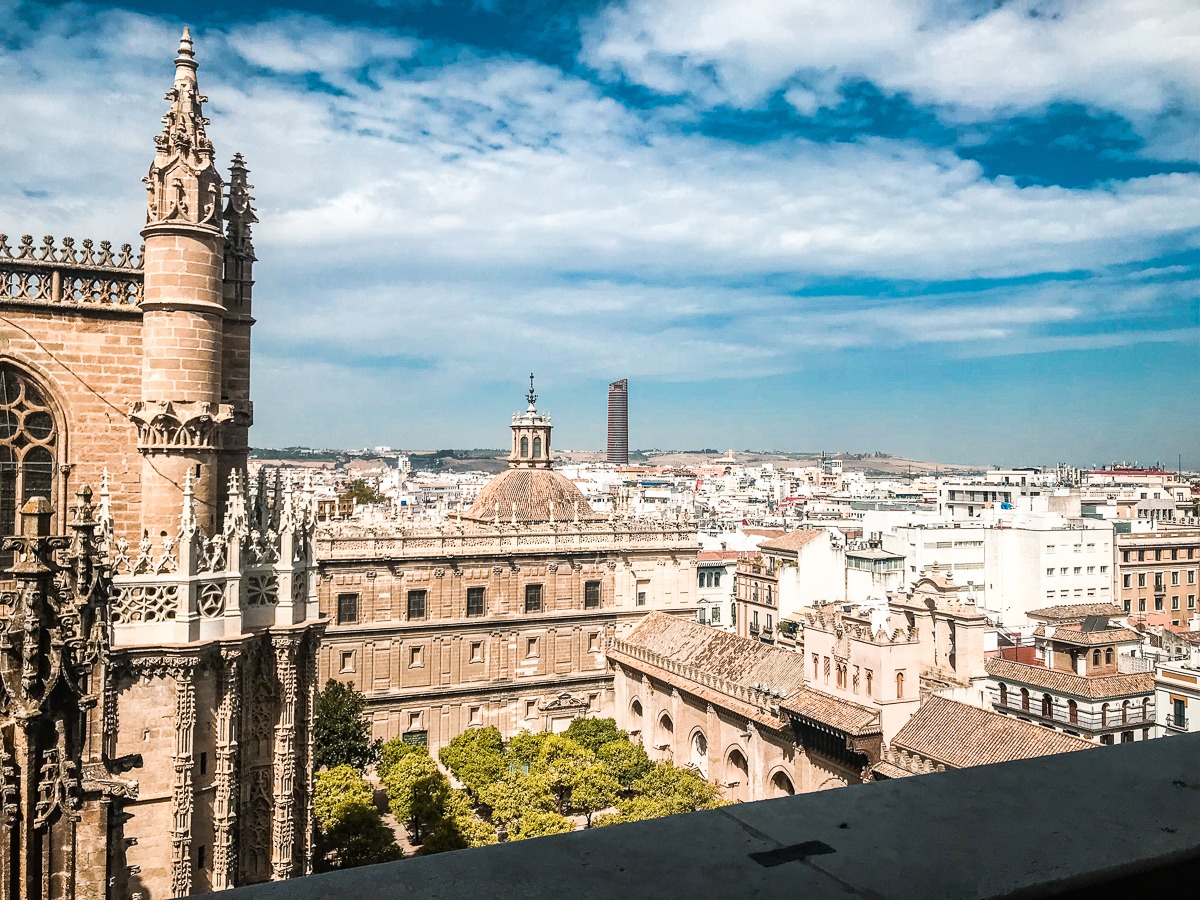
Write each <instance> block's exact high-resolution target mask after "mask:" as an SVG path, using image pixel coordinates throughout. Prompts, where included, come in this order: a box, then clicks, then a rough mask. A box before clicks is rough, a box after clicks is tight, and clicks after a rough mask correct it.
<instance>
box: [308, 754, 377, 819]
mask: <svg viewBox="0 0 1200 900" xmlns="http://www.w3.org/2000/svg"><path fill="white" fill-rule="evenodd" d="M373 802H374V792H373V791H372V790H371V786H370V785H369V784H367V781H366V779H365V778H363V777H362V775H361V774H360V773H359V771H358V770H357V769H355V768H354V767H353V766H335V767H334V768H332V769H326V770H324V771H322V772H318V773H317V776H316V780H315V782H314V784H313V818H314V819H316V823H317V827H318V828H321V829H325V830H328V829H329V828H331V827H333V825H335V824H336V823H337V821H338V820H339V819H340V817H341V815H342V807H343V806H344V805H345V804H347V803H360V804H367V805H370V804H372V803H373Z"/></svg>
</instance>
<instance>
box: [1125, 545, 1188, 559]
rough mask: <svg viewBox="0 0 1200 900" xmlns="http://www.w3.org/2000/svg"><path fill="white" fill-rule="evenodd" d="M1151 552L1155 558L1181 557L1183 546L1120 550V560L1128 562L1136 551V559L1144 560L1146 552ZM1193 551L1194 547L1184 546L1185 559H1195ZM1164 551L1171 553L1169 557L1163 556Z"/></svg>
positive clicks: (1182, 555)
mask: <svg viewBox="0 0 1200 900" xmlns="http://www.w3.org/2000/svg"><path fill="white" fill-rule="evenodd" d="M1151 552H1152V553H1153V554H1154V559H1155V560H1163V559H1168V558H1170V559H1183V558H1184V552H1185V548H1182V547H1172V548H1171V549H1170V550H1169V551H1168V550H1153V551H1151V550H1122V551H1121V560H1122V561H1123V562H1130V561H1131V560H1132V558H1133V557H1132V554H1134V553H1136V554H1137V561H1138V562H1145V561H1146V559H1147V557H1146V554H1147V553H1151ZM1195 552H1196V548H1195V547H1187V548H1186V553H1187V559H1195V555H1194V554H1195ZM1164 553H1170V554H1171V555H1170V557H1166V556H1163V554H1164Z"/></svg>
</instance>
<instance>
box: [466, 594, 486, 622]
mask: <svg viewBox="0 0 1200 900" xmlns="http://www.w3.org/2000/svg"><path fill="white" fill-rule="evenodd" d="M483 590H484V589H483V588H481V587H469V588H467V615H468V616H482V615H483V596H484V594H483Z"/></svg>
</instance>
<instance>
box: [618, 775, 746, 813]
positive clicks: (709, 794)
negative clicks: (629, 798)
mask: <svg viewBox="0 0 1200 900" xmlns="http://www.w3.org/2000/svg"><path fill="white" fill-rule="evenodd" d="M633 790H634V793H635V794H637V795H638V796H639V797H642V798H645V799H648V800H653V801H657V802H658V803H659V804H660V805H662V806H663V807H664V808H667V809H670V810H671V812H670V813H664V815H672V814H674V813H676V812H695V811H696V810H698V809H714V808H716V807H718V806H724V805H725V803H724V801H723V800H721V794H720V791H718V790H717V786H716V785H715V784H712V783H711V782H708V781H705V780H704V779H703V778H701V777H700V776H699V775H696V774H695V773H693V772H690V771H688V770H687V769H681V768H680V767H679V766H675V765H672V764H671V763H668V762H659V763H655V764H654V765H653V767H652V768H651V769H650V771H649V772H647V773H646V774H645V775H643V776H642V777H641V778H639V779H638V780H637V781H635V782H634V783H633Z"/></svg>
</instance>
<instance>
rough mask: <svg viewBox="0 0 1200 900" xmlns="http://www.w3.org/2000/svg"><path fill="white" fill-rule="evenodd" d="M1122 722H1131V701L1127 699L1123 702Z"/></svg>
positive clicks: (1124, 723) (1126, 723) (1125, 723)
mask: <svg viewBox="0 0 1200 900" xmlns="http://www.w3.org/2000/svg"><path fill="white" fill-rule="evenodd" d="M1121 724H1122V725H1128V724H1129V701H1128V700H1126V701H1125V702H1124V703H1122V704H1121Z"/></svg>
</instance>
